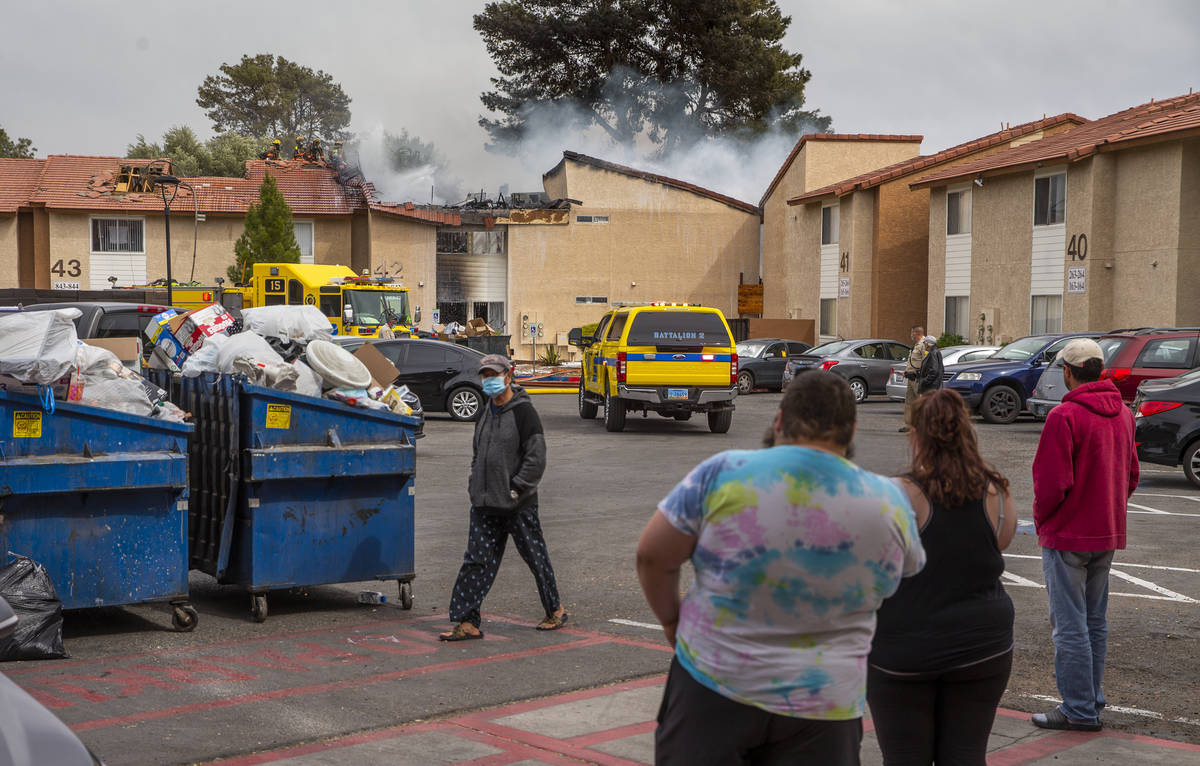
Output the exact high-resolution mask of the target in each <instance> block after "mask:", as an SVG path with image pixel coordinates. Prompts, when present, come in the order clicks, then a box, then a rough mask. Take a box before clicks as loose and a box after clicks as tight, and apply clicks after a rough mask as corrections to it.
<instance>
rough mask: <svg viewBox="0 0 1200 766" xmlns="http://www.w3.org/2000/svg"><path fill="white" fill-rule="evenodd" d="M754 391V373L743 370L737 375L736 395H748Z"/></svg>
mask: <svg viewBox="0 0 1200 766" xmlns="http://www.w3.org/2000/svg"><path fill="white" fill-rule="evenodd" d="M753 390H754V373H752V372H749V371H747V370H743V371H742V372H739V373H738V393H739V394H748V393H750V392H751V391H753Z"/></svg>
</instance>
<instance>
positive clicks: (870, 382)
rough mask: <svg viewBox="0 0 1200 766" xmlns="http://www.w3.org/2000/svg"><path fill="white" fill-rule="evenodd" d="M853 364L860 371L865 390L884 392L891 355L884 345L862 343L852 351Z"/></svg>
mask: <svg viewBox="0 0 1200 766" xmlns="http://www.w3.org/2000/svg"><path fill="white" fill-rule="evenodd" d="M854 354H855V358H854V362H855V363H856V364H857V365H858V366H859V368H860V369H861V370H862V377H863V378H865V379H866V381H867V389H868V390H869V391H871V392H872V393H874V392H877V391H883V390H885V388H886V386H887V379H888V375H889V374H890V373H891V370H892V363H893V359H892V355H891V354H889V353H888V350H887V346H886V344H884V343H864V344H863V345H861V346H859V347H858V348H857V349H855V350H854Z"/></svg>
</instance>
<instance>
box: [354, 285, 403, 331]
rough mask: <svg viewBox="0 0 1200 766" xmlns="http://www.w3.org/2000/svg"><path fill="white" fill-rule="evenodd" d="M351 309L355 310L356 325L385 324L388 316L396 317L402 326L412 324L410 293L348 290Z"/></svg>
mask: <svg viewBox="0 0 1200 766" xmlns="http://www.w3.org/2000/svg"><path fill="white" fill-rule="evenodd" d="M346 296H347V298H349V300H350V307H351V308H353V309H354V324H359V325H373V324H383V323H384V320H386V319H387V317H388V315H389V314H391V315H395V317H396V321H397V322H400V323H401V324H411V323H412V320H411V319H410V318H409V315H408V293H407V292H401V291H399V290H395V291H392V290H347V291H346Z"/></svg>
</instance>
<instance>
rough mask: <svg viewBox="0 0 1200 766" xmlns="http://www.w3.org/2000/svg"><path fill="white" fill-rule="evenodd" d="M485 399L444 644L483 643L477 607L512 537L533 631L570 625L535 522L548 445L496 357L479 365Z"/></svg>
mask: <svg viewBox="0 0 1200 766" xmlns="http://www.w3.org/2000/svg"><path fill="white" fill-rule="evenodd" d="M479 377H480V381H481V383H482V386H483V392H484V394H485V395H487V396H488V397H489V398H490V399H491V401H490V402H489V403H488V405H487V406H486V407H484V408H483V411H482V412H481V413H480V416H479V419H478V420H477V421H476V422H475V438H474V441H473V447H474V452H473V457H472V459H471V477H470V479H469V480H468V482H467V492H468V494H469V495H470V499H471V526H470V532H469V533H468V537H467V552H466V553H465V554H464V555H463V563H462V568H461V569H459V571H458V580H457V581H455V583H454V592H453V594H452V595H451V597H450V620H451V622H453V623H455V625H454V627H453V628H452V629H451V630H449V631H448V632H446V633H441V634H439V635H438V638H440V639H441V640H442V641H468V640H471V639H476V638H483V631H481V630H480V629H479V623H480V620H481V618H480V614H479V610H480V607H481V606H482V605H483V600H484V598H486V597H487V594H488V591H489V590H491V587H492V583H493V582H494V581H495V579H496V573H497V572H498V571H499V570H500V561H501V559H502V558H503V557H504V548H505V546H506V545H507V544H508V538H509V537H511V538H512V541H513V545H515V546H516V548H517V553H519V554H520V555H521V558H522V559H524V560H525V563H526V564H527V565H528V566H529V569H530V571H531V572H533V577H534V580H535V581H536V582H537V587H538V594H539V595H540V596H541V599H542V607H543V608H544V609H545V610H546V617H545V619H543V620H542V621H541V622H540V623H538V626H537V629H538V630H557V629H558V628H561V627H562V626H563V625H564V624H566V622H567V617H568V615H567V611H566V609H565V608H564V607H563V605H562V603H561V601H560V600H559V597H558V585H557V583H556V582H555V579H554V567H552V566H551V565H550V553H549V551H548V550H547V549H546V540H545V538H544V537H543V536H542V525H541V523H540V522H539V521H538V496H537V485H538V481H540V480H541V478H542V474H543V473H544V472H545V471H546V438H545V435H544V434H543V432H542V421H541V419H540V418H539V417H538V414H537V410H535V409H534V407H533V401H532V400H530V398H529V394H527V393H525V390H524V389H523V388H521V387H520V386H518V385H515V384H514V383H513V381H512V363H511V362H510V361H509V360H508V359H507V358H506V357H504V356H501V355H499V354H489V355H487V356H485V357H484V358H483V359H481V360H480V361H479Z"/></svg>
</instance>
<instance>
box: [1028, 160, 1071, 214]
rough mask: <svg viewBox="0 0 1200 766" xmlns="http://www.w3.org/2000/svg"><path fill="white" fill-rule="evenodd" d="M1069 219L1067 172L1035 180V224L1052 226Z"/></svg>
mask: <svg viewBox="0 0 1200 766" xmlns="http://www.w3.org/2000/svg"><path fill="white" fill-rule="evenodd" d="M1066 220H1067V174H1066V173H1058V174H1057V175H1052V176H1043V177H1042V178H1035V179H1034V181H1033V225H1034V226H1052V225H1054V224H1059V223H1064V222H1066Z"/></svg>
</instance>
